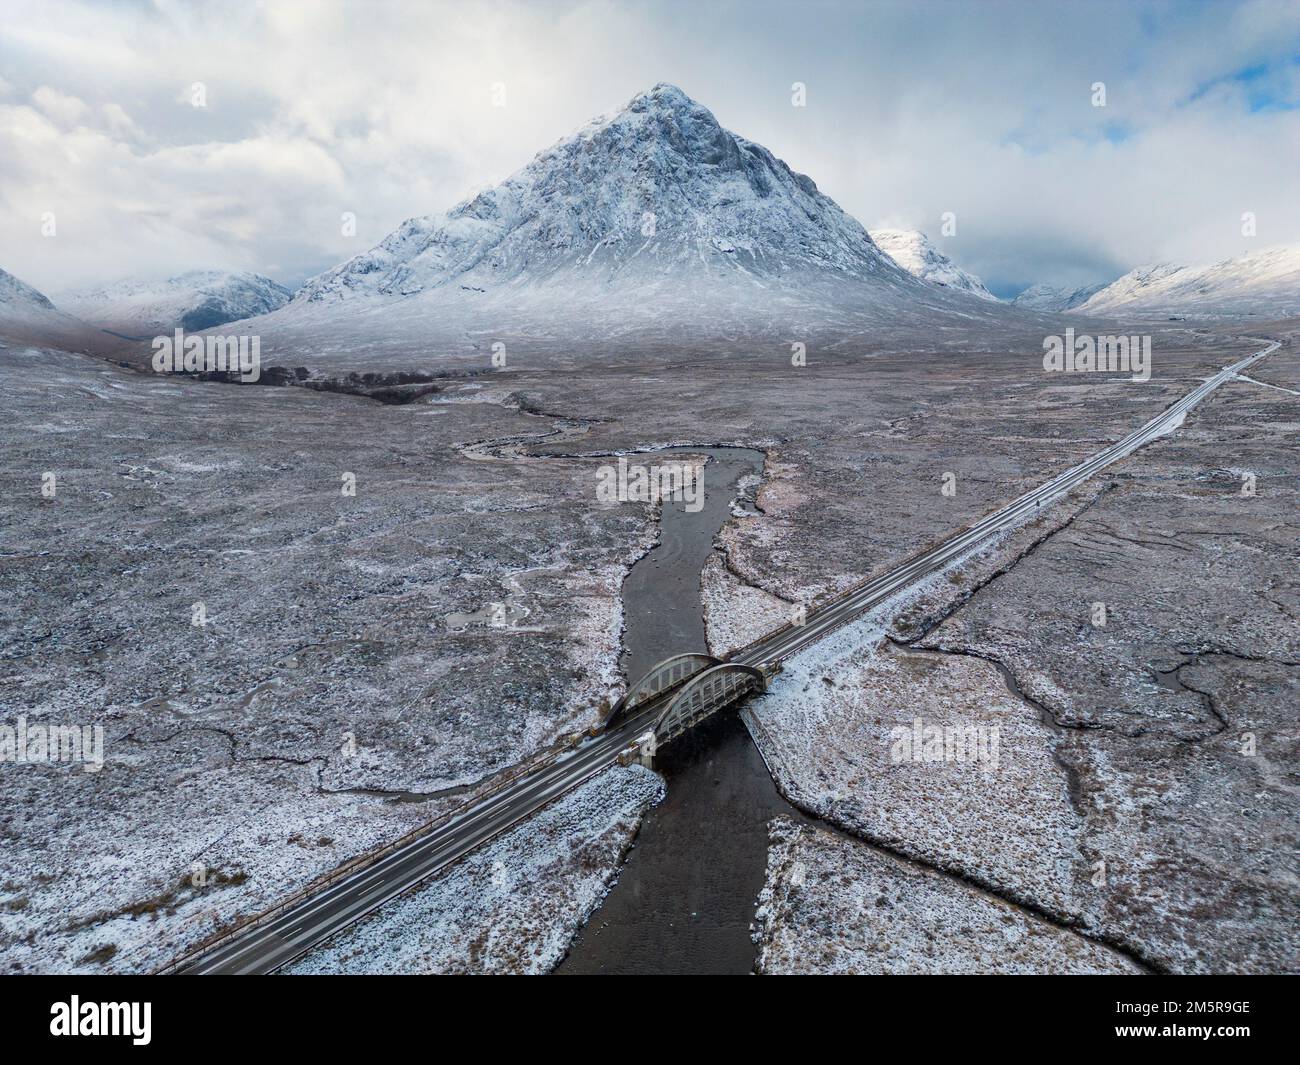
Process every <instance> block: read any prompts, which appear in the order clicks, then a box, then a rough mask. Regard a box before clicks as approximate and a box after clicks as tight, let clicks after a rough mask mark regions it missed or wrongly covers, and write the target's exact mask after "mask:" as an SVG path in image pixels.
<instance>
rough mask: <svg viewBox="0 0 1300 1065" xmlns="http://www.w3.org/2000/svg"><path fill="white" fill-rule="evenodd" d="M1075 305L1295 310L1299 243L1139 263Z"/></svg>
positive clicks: (1214, 313) (1094, 310)
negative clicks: (1188, 260) (1196, 259)
mask: <svg viewBox="0 0 1300 1065" xmlns="http://www.w3.org/2000/svg"><path fill="white" fill-rule="evenodd" d="M1077 309H1078V310H1079V311H1080V312H1082V313H1086V314H1115V313H1121V312H1124V313H1127V312H1131V311H1136V312H1140V313H1158V314H1163V313H1168V312H1178V313H1180V314H1183V315H1192V316H1206V317H1232V316H1236V315H1261V314H1263V315H1269V316H1276V317H1287V316H1290V315H1295V314H1300V246H1289V247H1288V246H1281V247H1274V248H1263V249H1260V250H1259V251H1252V252H1247V253H1246V254H1245V255H1240V256H1236V257H1233V258H1230V259H1222V260H1220V261H1219V262H1216V263H1211V264H1209V265H1204V266H1185V265H1179V264H1175V263H1159V264H1156V265H1154V266H1143V267H1139V268H1138V269H1136V270H1130V271H1129V272H1128V273H1127V274H1125V275H1124V276H1123V277H1121V278H1119V279H1117V280H1116V281H1113V282H1112V283H1111V284H1109V285H1107V286H1106V287H1105V288H1103V289H1101V290H1100V291H1099V292H1097V293H1095V294H1094V295H1093V296H1092V297H1091V298H1090V299H1088V300H1087V302H1085V303H1083V304H1081V305H1079V306H1078V308H1077Z"/></svg>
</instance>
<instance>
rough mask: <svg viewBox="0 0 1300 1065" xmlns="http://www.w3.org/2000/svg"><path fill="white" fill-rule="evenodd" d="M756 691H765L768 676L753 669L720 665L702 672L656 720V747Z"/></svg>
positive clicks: (734, 664)
mask: <svg viewBox="0 0 1300 1065" xmlns="http://www.w3.org/2000/svg"><path fill="white" fill-rule="evenodd" d="M756 691H757V692H765V691H767V673H766V672H764V671H763V670H762V669H760V668H758V667H756V666H744V665H740V664H739V663H737V662H721V663H719V664H718V665H715V666H710V667H709V668H708V669H705V670H702V671H701V672H699V673H697V674H696V675H695V676H693V677H691V679H690V680H689V681H688V682H687V683H686V684H685V685H684V686H683V687H682V690H681V691H679V692H678V693H677V694H676V695H675V696H673V698H672V701H671V702H670V703H669V704H668V705H667V706H666V707H665V708H664V711H663V713H662V714H660V715H659V717H658V718H657V719H656V720H655V723H654V734H655V742H656V744H657V745H658V746H660V747H662V746H663V745H664V744H665V743H667V742H668V741H669V740H672V739H676V738H677V737H678V736H680V735H681V734H682V733H684V732H687V731H689V730H690V729H691V728H693V727H694V726H695V725H697V724H699V722H701V721H703V720H704V719H705V718H706V717H709V716H710V715H712V714H714V713H716V712H717V711H718V710H721V709H722V708H723V707H724V706H728V705H729V704H731V703H734V702H735V701H736V700H737V699H741V698H743V697H744V696H746V695H748V694H750V693H751V692H756Z"/></svg>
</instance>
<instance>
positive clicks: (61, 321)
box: [0, 270, 103, 352]
mask: <svg viewBox="0 0 1300 1065" xmlns="http://www.w3.org/2000/svg"><path fill="white" fill-rule="evenodd" d="M97 334H98V330H96V329H93V328H92V327H90V326H88V325H87V324H86V323H85V322H82V321H79V320H78V319H76V318H74V317H73V316H72V315H70V314H65V313H64V312H63V311H61V310H59V309H58V308H57V307H55V306H54V304H53V303H51V302H50V300H49V297H47V296H46V295H45V294H44V293H42V292H38V291H37V290H36V289H34V288H33V287H32V286H31V285H29V284H27V283H26V282H25V281H20V280H19V279H18V278H16V277H14V275H13V274H11V273H9V272H8V271H7V270H0V341H9V342H11V343H14V344H32V345H36V346H52V347H61V348H68V349H69V350H73V351H95V352H98V351H99V350H101V349H102V347H103V345H102V344H101V343H100V342H99V341H100V338H99V336H97Z"/></svg>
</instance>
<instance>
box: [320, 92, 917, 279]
mask: <svg viewBox="0 0 1300 1065" xmlns="http://www.w3.org/2000/svg"><path fill="white" fill-rule="evenodd" d="M890 266H891V264H890V263H889V262H888V260H885V259H884V258H883V257H882V256H881V255H880V253H879V252H878V251H877V249H876V247H875V246H874V245H873V244H872V242H871V240H870V238H869V237H868V236H867V233H866V231H865V230H864V229H863V228H862V226H861V225H859V224H858V223H857V222H856V221H855V220H854V219H852V218H850V217H849V216H848V215H847V214H845V213H844V212H843V211H842V210H840V208H839V207H838V206H837V205H836V204H835V203H834V201H832V200H830V199H829V198H827V197H826V196H824V195H822V194H821V193H820V192H818V190H817V186H816V185H815V184H814V183H813V181H812V179H811V178H807V177H805V176H803V175H802V174H796V173H794V172H793V171H792V170H791V169H790V168H789V167H788V166H786V165H785V163H783V162H781V161H780V160H779V159H777V158H775V157H774V156H773V155H772V153H771V152H769V151H768V150H767V149H766V148H764V147H762V146H761V145H758V144H753V143H752V142H750V141H747V140H745V139H744V138H743V137H737V136H735V135H734V134H732V133H728V132H727V131H726V130H725V129H723V128H722V127H721V126H720V125H718V122H717V120H716V119H715V118H714V117H713V115H712V114H711V113H710V112H709V111H708V110H706V109H705V108H704V107H701V106H700V105H699V104H697V103H696V102H695V101H693V100H691V99H690V98H689V97H688V96H686V94H685V93H683V92H682V91H681V90H680V89H678V88H675V87H674V86H671V85H656V86H655V87H654V88H653V89H651V90H650V91H649V92H646V93H642V94H641V95H639V96H637V97H635V98H634V99H633V100H632V101H631V103H629V104H628V105H627V107H626V108H624V109H623V110H622V111H619V112H617V113H615V114H613V115H609V116H605V117H602V118H598V119H596V120H595V121H594V122H592V123H590V124H589V125H587V126H586V127H584V128H583V129H581V130H579V131H578V133H577V134H575V135H574V136H572V137H569V138H567V139H565V140H562V141H560V142H559V143H557V144H555V145H553V146H552V147H550V148H548V149H547V150H546V151H544V152H542V153H541V154H539V155H538V156H537V157H536V158H534V159H533V161H532V162H531V163H529V164H528V165H527V166H525V167H524V168H523V169H522V170H520V171H518V172H517V173H515V174H514V175H513V176H511V177H509V178H507V179H506V180H505V181H504V182H502V183H501V184H500V185H498V186H496V187H495V188H492V189H489V190H488V191H486V192H483V193H481V194H479V195H478V196H475V197H474V198H473V199H471V200H468V201H466V202H464V203H462V204H460V205H458V206H457V207H454V208H452V209H451V210H450V211H448V212H447V213H445V214H438V215H430V216H428V217H425V218H413V219H411V220H410V221H408V222H406V223H405V224H404V225H402V226H401V228H400V229H398V230H397V231H396V232H395V233H393V234H392V235H391V236H389V237H388V238H387V239H386V240H384V241H383V242H382V243H380V244H379V246H378V247H376V248H374V249H372V250H371V251H369V252H366V253H365V254H364V255H359V256H357V257H356V258H355V259H352V260H350V261H348V262H346V263H344V264H343V265H342V266H340V267H338V268H337V269H335V270H331V271H329V272H328V273H326V274H323V275H321V276H320V277H318V278H315V279H313V280H312V281H309V282H308V283H307V284H306V285H305V286H303V290H302V292H301V293H300V294H299V296H298V299H299V300H307V301H314V302H319V301H323V300H332V299H342V298H346V297H349V296H353V295H356V294H358V293H365V294H382V295H401V296H409V295H413V294H415V293H419V292H428V291H431V290H434V289H437V288H439V287H443V286H447V285H453V284H454V285H460V286H465V287H466V288H467V289H470V290H473V289H478V288H482V289H485V290H491V289H499V288H501V287H502V286H506V285H510V284H511V283H513V282H516V281H519V280H526V281H527V283H528V284H530V285H536V284H538V283H547V282H550V283H559V284H572V283H574V282H575V281H578V280H585V281H597V282H605V283H608V282H617V281H626V282H630V283H644V282H646V281H649V280H653V279H658V278H664V277H678V276H680V275H681V274H682V273H683V272H686V273H693V274H699V273H705V274H710V273H711V274H719V275H723V276H732V277H742V278H748V279H754V280H758V279H762V278H769V277H776V276H780V275H783V274H790V273H792V272H795V271H798V270H818V271H826V270H829V271H834V272H837V273H840V274H842V275H844V276H846V277H851V278H855V279H858V280H871V279H874V278H876V277H880V276H882V275H884V276H889V275H890V274H891V273H892V271H891V269H890Z"/></svg>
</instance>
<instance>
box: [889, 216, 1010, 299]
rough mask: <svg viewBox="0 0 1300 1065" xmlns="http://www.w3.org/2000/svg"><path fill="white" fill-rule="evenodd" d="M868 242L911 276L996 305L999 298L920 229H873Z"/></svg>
mask: <svg viewBox="0 0 1300 1065" xmlns="http://www.w3.org/2000/svg"><path fill="white" fill-rule="evenodd" d="M871 239H872V240H873V241H875V243H876V247H878V248H879V249H880V250H881V251H882V252H884V253H885V254H886V255H888V256H889V257H890V258H891V259H893V260H894V262H896V263H897V264H898V265H899V266H901V267H902V268H903V269H904V270H906V271H907V272H908V273H909V274H911V275H912V276H913V277H918V278H920V279H921V280H922V281H927V282H929V283H930V284H932V285H941V286H943V287H944V288H950V289H953V290H954V291H956V292H965V293H968V294H969V295H972V296H977V297H979V298H980V299H982V300H993V301H994V302H998V298H997V297H996V296H995V295H993V293H992V292H990V291H989V290H988V289H987V288H985V287H984V282H983V281H981V280H980V279H979V278H978V277H976V276H975V275H974V274H972V273H971V272H970V271H969V270H963V269H962V268H961V267H960V266H958V265H957V264H956V263H954V262H953V261H952V260H951V259H950V258H948V256H946V255H944V254H943V252H941V251H940V250H939V249H938V248H936V247H935V246H934V243H933V242H932V241H931V240H930V238H929V237H927V236H926V235H925V234H924V233H922V232H920V231H919V230H914V229H873V230H871Z"/></svg>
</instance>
